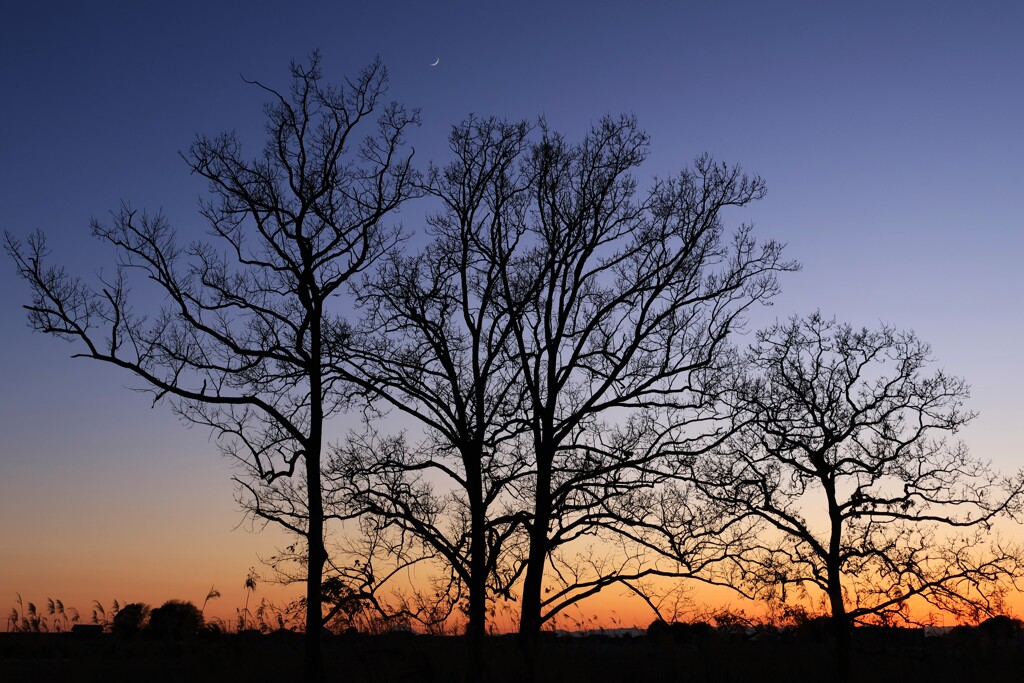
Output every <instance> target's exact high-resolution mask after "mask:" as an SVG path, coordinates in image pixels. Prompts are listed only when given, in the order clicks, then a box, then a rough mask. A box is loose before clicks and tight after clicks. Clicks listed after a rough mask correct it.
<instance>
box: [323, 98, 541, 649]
mask: <svg viewBox="0 0 1024 683" xmlns="http://www.w3.org/2000/svg"><path fill="white" fill-rule="evenodd" d="M529 133H530V127H529V126H528V125H526V124H525V123H507V122H503V121H499V120H497V119H493V118H492V119H478V118H475V117H471V118H469V119H467V120H466V121H464V122H462V123H461V124H459V125H457V126H454V127H453V129H452V132H451V135H450V136H449V145H450V148H451V150H452V152H453V154H454V157H455V158H454V160H453V161H452V162H451V163H449V164H448V165H446V166H445V167H444V168H435V169H432V173H431V177H430V182H429V185H428V187H427V192H428V193H429V194H430V195H432V196H433V197H436V198H437V199H438V200H439V201H440V203H441V207H442V208H441V209H440V210H439V211H438V212H437V213H436V214H434V215H432V216H430V217H429V218H428V226H429V227H428V232H429V234H430V235H432V236H433V242H432V243H431V244H430V245H429V246H428V247H427V248H426V249H425V250H423V251H421V252H419V253H417V254H415V255H408V256H407V255H401V254H397V253H395V254H392V255H390V256H389V257H388V258H386V259H384V260H383V261H382V264H381V267H380V268H379V270H378V272H376V273H375V274H374V276H373V277H371V278H368V279H366V280H365V281H364V282H363V283H362V284H361V286H360V288H359V296H358V300H359V302H360V304H361V306H362V308H363V309H364V311H365V312H366V315H365V317H364V320H363V324H362V329H361V330H360V334H358V335H355V337H354V339H353V341H352V342H351V343H350V344H349V346H348V350H349V352H350V354H351V355H350V357H349V358H348V359H347V361H346V366H347V367H348V368H349V372H350V373H351V379H352V381H353V382H357V383H360V384H362V385H363V386H364V387H365V389H366V390H367V392H369V394H370V396H371V397H373V398H376V399H379V401H380V402H382V403H383V404H384V405H386V406H387V407H388V408H389V409H391V410H398V411H401V412H403V413H405V414H406V415H409V416H411V417H413V418H415V419H416V420H417V421H418V422H419V423H420V424H421V425H422V426H423V427H424V429H425V433H426V436H425V439H424V440H423V441H421V442H420V443H419V444H417V445H416V446H415V447H413V446H410V445H409V444H407V442H406V441H405V440H404V439H394V438H391V439H384V440H378V441H377V442H376V443H375V444H373V445H372V446H371V445H367V444H362V443H358V442H352V443H350V444H349V446H348V447H346V448H343V449H341V450H340V451H339V456H340V457H339V458H338V460H337V461H336V468H335V472H334V476H333V478H332V479H333V481H334V482H335V483H336V485H337V486H338V487H340V488H341V489H343V490H345V491H346V496H347V498H348V499H349V500H353V501H356V502H357V505H360V506H362V510H363V511H364V512H366V513H369V514H372V515H374V516H376V517H377V518H378V519H380V520H381V521H382V523H384V524H390V525H393V526H395V527H396V528H399V529H401V530H402V531H403V532H407V533H410V534H412V535H413V536H414V537H417V538H419V539H420V540H421V541H422V542H423V543H424V544H425V546H426V547H427V548H428V549H429V550H428V552H430V553H433V554H436V555H438V556H439V557H441V558H443V561H444V562H445V563H447V565H448V566H449V567H450V569H451V571H452V573H453V574H454V577H453V578H454V580H455V581H457V582H458V583H460V584H462V585H465V586H466V591H467V595H468V609H467V610H466V611H467V616H468V620H469V621H468V625H467V634H468V635H469V636H470V639H471V641H473V643H474V652H477V653H478V650H477V648H478V647H479V641H480V639H481V638H482V637H483V635H484V633H485V627H486V617H487V600H488V595H489V590H488V586H489V585H490V587H491V589H492V590H496V591H498V592H502V591H507V590H508V578H507V577H508V576H510V575H511V574H512V572H502V560H503V554H502V552H501V551H502V546H503V543H504V541H505V540H506V539H507V538H508V537H509V536H510V535H511V534H514V533H515V531H516V529H517V528H518V526H519V524H520V523H521V516H517V515H516V513H515V511H508V510H503V509H501V505H502V503H503V502H504V496H505V494H506V493H507V489H508V486H509V484H510V483H511V482H513V481H515V479H516V478H517V477H519V476H521V474H522V470H523V469H524V466H523V464H522V463H521V462H518V461H517V460H516V459H515V458H514V457H512V454H510V453H509V451H508V449H507V448H505V444H506V442H507V441H508V440H509V439H510V438H511V437H512V436H513V435H514V433H515V431H514V430H515V420H516V417H517V416H516V408H517V405H518V403H519V401H520V397H521V393H522V391H521V382H520V380H519V377H518V374H517V372H516V368H515V367H514V366H510V362H509V359H510V354H509V351H510V348H509V347H510V344H511V340H512V337H511V327H510V316H511V315H512V313H510V312H509V311H508V310H507V309H506V308H505V307H504V304H503V301H502V300H501V298H500V285H501V273H502V271H503V269H504V268H507V267H508V264H507V259H508V256H507V255H508V253H509V251H510V247H509V245H510V244H512V243H514V242H515V241H516V240H517V239H518V238H519V236H520V233H521V230H522V224H523V217H522V212H523V210H524V207H525V205H526V204H525V199H526V192H527V191H528V190H529V187H530V184H529V178H528V177H526V176H525V175H524V169H523V168H522V166H523V154H524V152H525V150H526V149H527V147H528V135H529ZM424 479H428V480H430V481H433V482H435V486H436V488H438V489H441V491H442V492H443V493H440V494H439V493H435V486H427V485H424V484H423V480H424ZM441 510H444V511H445V514H438V511H441ZM517 520H518V522H517Z"/></svg>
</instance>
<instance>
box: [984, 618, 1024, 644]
mask: <svg viewBox="0 0 1024 683" xmlns="http://www.w3.org/2000/svg"><path fill="white" fill-rule="evenodd" d="M978 630H979V631H981V632H982V633H984V634H985V635H986V636H988V637H989V638H990V639H992V640H1009V639H1011V638H1015V637H1017V636H1018V635H1020V633H1021V631H1022V630H1024V622H1021V620H1020V619H1014V618H1013V617H1008V616H1005V615H1002V614H1000V615H997V616H994V617H991V618H989V619H986V620H985V621H983V622H981V623H980V624H978Z"/></svg>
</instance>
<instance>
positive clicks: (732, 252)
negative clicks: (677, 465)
mask: <svg viewBox="0 0 1024 683" xmlns="http://www.w3.org/2000/svg"><path fill="white" fill-rule="evenodd" d="M647 144H648V139H647V136H646V135H645V134H644V133H643V132H642V131H640V130H639V129H638V127H637V124H636V121H635V120H634V119H632V118H629V117H621V118H618V119H613V118H606V119H603V120H601V121H600V122H599V123H598V124H597V125H596V126H594V127H593V128H592V129H591V131H590V132H589V133H588V134H587V135H586V136H585V138H584V139H583V140H582V141H581V142H580V143H578V144H570V143H568V142H566V141H565V140H564V139H563V138H562V137H561V136H560V135H558V134H556V133H553V132H552V131H550V130H548V129H547V128H546V127H542V137H541V140H540V141H539V142H537V143H535V144H534V146H533V149H532V151H531V158H530V164H531V168H532V173H531V175H532V176H533V178H534V180H533V184H532V186H531V206H530V213H529V214H528V217H529V221H528V223H527V225H526V231H525V232H524V235H523V238H522V239H521V240H520V242H519V243H517V245H516V252H517V253H516V254H515V255H513V256H514V258H510V259H508V263H509V267H507V268H505V269H503V271H502V274H503V283H502V284H503V290H502V296H503V297H504V298H505V301H506V308H508V309H509V310H510V311H516V314H515V315H513V316H510V321H511V326H512V331H513V337H514V348H513V356H514V358H513V363H514V364H515V365H516V366H518V372H519V376H520V377H521V378H522V379H521V381H522V382H523V383H524V386H525V391H526V400H525V402H524V404H523V407H522V409H521V419H522V421H523V429H524V434H525V437H524V442H525V444H524V448H523V451H524V452H529V453H530V457H531V458H532V463H531V469H532V476H531V477H530V479H529V480H527V481H526V482H524V484H523V485H521V486H520V488H519V491H518V495H519V496H520V497H521V499H522V504H523V505H524V506H525V509H526V510H527V512H528V513H529V521H528V534H529V544H528V546H529V547H528V552H527V553H526V556H525V557H524V565H523V567H522V571H523V584H522V591H523V595H522V617H521V621H520V630H521V632H522V633H523V634H524V635H525V636H526V637H527V639H528V640H529V639H532V638H533V637H534V636H535V635H536V633H537V632H538V631H539V629H540V628H541V626H542V624H543V623H544V622H545V621H546V620H547V619H550V618H551V617H552V616H554V615H556V614H557V613H558V612H559V611H560V610H562V609H564V607H565V606H566V605H568V604H572V603H574V602H576V601H578V600H579V599H581V598H582V597H585V596H587V595H592V594H593V593H595V592H597V591H599V590H601V589H602V588H603V587H605V586H607V585H609V584H611V583H614V582H618V581H625V580H630V579H638V578H641V577H642V576H643V575H644V572H645V570H643V569H639V568H638V567H637V566H636V565H630V566H623V565H622V564H620V563H606V562H603V561H602V562H592V561H589V560H587V558H585V557H584V558H583V559H584V560H585V563H586V564H587V565H588V567H589V569H590V570H591V571H589V572H588V574H587V576H586V577H584V576H582V575H581V576H580V577H578V578H571V577H570V578H569V580H568V581H562V579H563V578H565V577H566V576H567V575H566V574H565V573H564V572H559V571H557V570H558V569H561V567H555V570H556V571H555V574H556V576H555V582H556V584H558V583H562V584H564V585H561V586H560V587H559V588H558V589H557V590H554V589H552V590H550V591H549V590H547V588H546V586H545V583H546V580H547V578H546V577H547V569H548V568H550V567H552V565H551V561H552V559H553V558H557V557H558V553H559V552H560V551H561V550H564V549H566V548H567V547H568V546H569V545H570V544H573V543H575V542H576V541H578V540H580V539H585V538H587V537H593V536H595V535H596V534H598V533H601V534H611V535H612V536H613V539H612V540H614V537H616V535H617V534H618V530H619V529H621V528H623V527H627V526H629V525H630V524H631V522H632V521H633V518H636V519H639V517H638V516H637V515H639V514H642V511H638V510H634V511H633V512H632V513H631V512H629V510H630V505H629V504H628V503H629V502H630V501H633V500H636V499H635V494H636V493H637V492H638V491H644V490H651V489H652V488H653V487H654V486H656V485H657V484H658V482H659V481H661V480H663V479H662V478H663V476H664V474H665V470H664V462H662V461H661V460H659V458H661V453H662V449H660V448H659V447H657V439H658V438H659V437H658V436H657V435H653V436H652V434H651V431H652V429H654V428H655V427H656V426H657V425H658V424H665V421H664V419H663V416H664V415H665V414H666V411H668V412H671V414H672V416H673V421H674V425H676V426H678V425H679V423H681V422H686V421H691V422H692V424H691V426H693V427H694V428H699V424H700V422H701V420H703V419H705V417H707V413H708V412H709V411H712V412H713V408H712V407H711V406H712V404H713V401H711V397H712V396H713V391H712V388H711V387H708V386H703V385H702V380H701V379H700V378H698V373H699V372H701V371H703V370H705V369H707V368H709V367H710V366H712V365H713V364H714V363H715V362H716V360H717V359H718V358H719V356H720V355H721V354H722V353H723V351H724V348H725V342H726V339H727V337H728V335H729V333H730V332H731V331H732V330H733V329H734V328H736V327H737V326H739V325H740V322H741V321H742V319H743V314H744V312H745V311H746V310H747V309H748V308H749V307H751V306H752V305H755V304H757V303H760V302H765V301H767V300H768V299H770V298H771V296H772V295H773V294H774V293H775V292H776V289H777V283H776V274H777V273H778V272H780V271H784V270H789V269H792V268H795V265H794V264H791V263H786V262H784V261H782V260H781V251H782V247H781V245H779V244H777V243H775V242H767V243H765V244H764V245H758V244H757V243H756V242H755V240H754V239H753V237H752V235H751V228H750V226H742V227H740V228H739V229H737V230H736V231H735V232H733V233H732V234H731V235H730V234H729V233H728V232H727V230H726V228H725V226H724V224H723V221H722V216H721V214H722V212H723V211H724V210H725V209H727V208H728V207H730V206H743V205H746V204H748V203H749V202H752V201H754V200H756V199H759V198H760V197H761V196H762V195H763V194H764V183H763V182H762V180H761V179H760V178H757V177H748V176H746V175H744V174H743V173H742V172H741V171H740V169H738V168H736V167H729V166H726V165H722V164H716V163H714V162H712V161H711V160H710V159H708V158H707V157H702V158H700V159H698V160H697V162H696V164H695V166H694V167H693V168H692V169H689V170H686V171H683V172H682V173H680V174H679V175H678V176H677V177H676V178H673V179H670V180H665V181H656V182H655V183H654V184H653V186H652V188H651V189H650V191H649V192H648V193H646V195H645V196H643V195H639V194H638V192H637V184H636V181H635V180H634V178H633V177H632V176H631V175H630V174H631V172H632V170H633V169H635V168H636V167H638V166H639V165H640V164H641V163H642V162H643V160H644V158H645V156H646V150H647ZM713 376H714V375H713V374H709V375H708V377H713ZM705 379H707V378H705ZM659 416H661V417H659ZM634 507H635V506H634ZM548 578H550V577H548Z"/></svg>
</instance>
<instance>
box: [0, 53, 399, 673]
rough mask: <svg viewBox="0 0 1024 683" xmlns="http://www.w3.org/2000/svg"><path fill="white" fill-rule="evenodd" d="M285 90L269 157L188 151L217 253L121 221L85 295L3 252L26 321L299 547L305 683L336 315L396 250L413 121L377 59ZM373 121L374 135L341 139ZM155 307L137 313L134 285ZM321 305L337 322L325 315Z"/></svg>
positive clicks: (152, 227)
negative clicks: (133, 403) (392, 95)
mask: <svg viewBox="0 0 1024 683" xmlns="http://www.w3.org/2000/svg"><path fill="white" fill-rule="evenodd" d="M291 74H292V83H291V87H290V90H289V91H288V92H286V93H279V92H278V91H276V90H273V89H271V88H269V87H267V86H264V85H262V84H260V83H258V82H256V83H255V85H257V86H258V87H259V88H261V89H263V90H264V91H266V92H267V93H268V94H269V96H270V102H269V104H268V105H267V106H266V117H267V124H266V127H267V143H266V146H265V148H264V150H263V153H262V155H260V156H258V157H257V158H255V159H254V160H252V161H249V160H247V159H246V158H245V157H244V156H243V152H242V146H241V143H240V141H239V140H238V139H237V138H236V136H235V135H234V134H223V135H220V136H217V137H214V138H208V137H198V138H197V139H196V141H195V143H194V144H193V145H192V147H191V149H190V150H189V152H188V153H187V154H185V155H184V159H185V161H186V162H187V163H188V165H189V167H190V168H191V169H192V171H193V172H195V173H197V174H199V175H200V176H202V177H204V178H206V179H207V180H208V181H209V187H210V193H211V196H210V199H209V200H207V201H204V202H202V203H201V213H202V215H203V216H204V218H205V219H206V220H207V222H208V224H209V232H210V235H211V237H212V238H213V239H214V240H215V241H214V242H212V243H208V242H195V243H192V244H189V245H187V246H182V245H180V244H179V243H178V242H177V239H176V233H175V230H174V229H173V228H172V227H171V226H170V225H169V224H168V221H167V220H166V219H165V218H163V217H162V216H159V215H157V216H150V215H145V214H142V215H140V214H139V213H137V212H136V211H134V210H132V209H130V208H127V207H123V208H122V209H121V210H120V211H119V212H117V213H115V214H113V219H112V222H111V223H110V224H109V225H105V224H102V223H100V222H98V221H93V223H92V232H93V234H94V235H95V236H96V237H98V238H100V239H101V240H104V241H106V242H108V243H109V244H111V245H112V246H113V247H115V248H116V250H117V254H118V259H119V260H118V267H117V269H116V272H115V274H114V275H113V277H112V278H108V279H101V281H100V282H99V283H98V284H96V285H91V284H88V283H86V282H85V281H83V280H80V279H78V278H75V277H72V276H71V275H69V274H68V273H67V272H66V271H65V270H64V269H62V268H58V267H52V266H49V265H47V263H46V256H47V248H46V244H45V240H44V238H43V236H42V235H41V234H38V233H37V234H35V235H33V236H32V237H30V238H29V240H28V242H27V244H25V245H22V244H21V243H19V241H18V240H16V239H15V238H14V237H13V236H11V235H9V234H8V235H7V236H6V248H7V251H8V253H10V255H11V256H12V257H13V259H14V260H15V262H16V264H17V267H18V270H19V272H20V274H21V275H22V277H23V278H25V280H27V281H28V283H29V284H30V285H31V287H32V293H33V296H32V303H31V304H30V305H28V306H27V307H26V308H27V309H28V311H29V324H30V325H31V326H32V327H33V328H34V329H36V330H38V331H41V332H46V333H49V334H53V335H56V336H58V337H61V338H63V339H66V340H68V341H71V342H74V343H76V345H77V347H78V348H79V349H80V351H79V352H78V353H77V354H76V356H81V357H87V358H93V359H96V360H100V361H104V362H106V363H110V364H112V365H115V366H118V367H121V368H124V369H126V370H128V371H129V372H131V373H133V374H134V375H135V376H136V377H137V378H139V379H141V380H142V381H143V382H144V384H145V386H147V387H148V388H149V389H150V390H151V391H152V393H153V398H154V402H156V401H160V400H161V399H164V398H167V399H168V400H170V401H171V402H172V405H173V406H174V409H175V411H176V412H177V413H178V414H179V415H180V416H181V417H182V418H183V419H184V420H186V421H187V422H190V423H193V424H200V425H204V426H207V427H209V428H210V429H211V430H212V431H213V433H214V434H215V435H216V436H217V437H218V443H219V444H220V446H221V448H222V449H223V450H224V452H225V453H227V454H228V455H229V456H231V457H232V458H234V459H235V460H236V461H237V463H238V465H239V467H240V475H239V476H238V477H237V481H238V483H239V485H240V487H241V489H240V490H241V498H242V502H243V505H245V507H246V509H247V510H248V511H249V512H250V513H251V514H252V515H254V516H255V517H256V518H258V519H261V520H265V521H267V522H272V523H275V524H279V525H281V526H283V527H284V528H286V529H288V530H289V531H291V532H293V533H295V534H297V535H298V536H299V537H300V539H301V542H302V543H303V544H304V545H305V554H306V577H305V581H306V675H307V677H308V678H318V677H319V676H320V675H321V671H322V664H321V659H320V632H321V627H322V621H323V614H322V610H321V584H322V573H323V567H324V563H325V561H326V553H325V548H324V523H325V521H326V519H327V517H328V515H327V514H325V501H324V500H323V497H322V486H321V474H322V473H321V469H322V461H323V449H324V430H325V422H326V420H327V419H328V418H329V417H330V416H332V415H334V414H336V413H337V412H338V411H339V410H341V409H342V407H343V406H342V404H341V402H340V399H339V398H338V396H339V395H340V394H339V392H338V391H337V389H338V386H337V384H338V382H339V380H340V378H339V375H338V373H337V372H336V371H335V370H334V367H335V364H336V361H337V359H338V358H339V357H340V355H339V349H338V348H336V344H337V343H338V340H343V339H344V334H343V332H344V329H345V323H344V322H343V319H342V317H341V315H340V313H342V312H343V309H342V310H337V308H338V305H337V304H336V305H335V306H333V307H332V302H342V301H344V299H341V298H339V297H342V296H343V295H344V294H345V293H346V289H345V287H346V285H347V283H348V282H349V281H350V280H351V279H352V278H353V276H355V275H356V274H358V273H360V272H361V271H363V270H364V269H366V268H367V267H369V266H370V265H371V264H373V263H374V262H375V261H376V260H377V259H378V258H379V257H380V256H381V254H383V253H384V252H385V251H387V250H388V248H389V247H390V246H392V245H393V244H394V243H395V242H396V240H397V239H398V235H397V233H396V231H395V230H394V229H392V228H389V227H387V226H386V225H385V224H384V223H383V221H384V219H385V218H386V217H387V216H388V215H389V214H390V213H391V212H393V211H394V210H395V209H396V208H397V207H398V206H399V204H400V203H401V202H402V201H403V200H404V199H405V198H407V197H408V196H410V194H411V193H412V192H413V190H414V187H415V186H416V185H417V181H416V176H415V173H414V171H413V170H412V169H411V167H410V159H411V155H405V154H403V152H402V140H403V135H404V133H405V131H406V128H408V127H409V126H411V125H414V124H416V123H417V118H418V115H417V113H416V112H409V111H406V110H405V109H404V108H403V107H401V106H399V105H397V104H394V103H392V104H385V103H384V101H383V99H382V98H383V96H384V94H385V90H386V84H387V73H386V70H385V69H384V67H383V66H382V65H381V64H380V62H379V61H378V62H375V63H373V64H372V65H370V66H369V67H368V68H367V69H365V70H364V71H363V72H362V73H360V75H359V77H358V78H357V79H355V80H353V81H346V82H345V84H344V85H343V86H342V87H333V86H330V85H328V84H326V83H324V82H323V81H322V75H321V69H320V57H319V54H317V53H313V55H312V56H311V58H310V60H309V62H308V63H307V64H304V65H303V64H294V63H293V64H292V67H291ZM374 112H379V116H378V117H377V118H376V122H375V123H376V128H375V129H371V133H370V134H369V135H368V136H367V137H365V138H363V139H361V140H359V139H356V138H354V137H353V136H354V135H356V134H358V133H357V131H359V130H361V129H362V128H363V127H365V126H366V125H368V126H371V127H372V126H374V121H373V120H372V119H371V118H370V117H371V116H373V115H374ZM133 274H139V275H142V276H143V277H145V278H147V279H148V280H149V281H151V283H154V284H155V285H156V286H157V287H158V288H159V290H160V291H161V293H162V294H163V296H164V298H165V301H166V304H165V305H164V307H163V308H162V309H160V310H159V312H157V313H156V314H155V315H152V317H148V318H147V317H145V316H143V315H141V314H139V313H137V312H136V310H135V309H134V308H133V306H132V298H131V297H130V291H129V280H130V279H131V276H132V275H133ZM332 308H334V309H336V310H332Z"/></svg>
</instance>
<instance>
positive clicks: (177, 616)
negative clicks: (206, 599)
mask: <svg viewBox="0 0 1024 683" xmlns="http://www.w3.org/2000/svg"><path fill="white" fill-rule="evenodd" d="M122 611H123V610H122ZM202 628H203V615H202V612H200V611H199V608H198V607H196V606H195V605H193V604H192V603H191V602H186V601H183V600H168V601H167V602H165V603H164V604H162V605H160V606H159V607H157V608H156V609H154V610H153V611H152V612H150V614H149V629H148V630H149V632H150V633H152V634H153V635H155V636H157V637H158V638H169V639H174V640H184V639H186V638H192V637H194V636H195V635H196V634H197V633H199V631H200V629H202Z"/></svg>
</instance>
